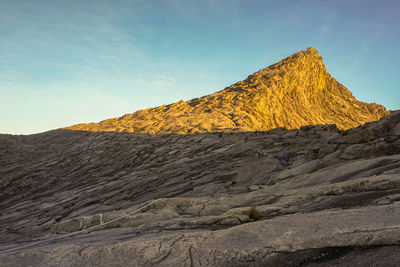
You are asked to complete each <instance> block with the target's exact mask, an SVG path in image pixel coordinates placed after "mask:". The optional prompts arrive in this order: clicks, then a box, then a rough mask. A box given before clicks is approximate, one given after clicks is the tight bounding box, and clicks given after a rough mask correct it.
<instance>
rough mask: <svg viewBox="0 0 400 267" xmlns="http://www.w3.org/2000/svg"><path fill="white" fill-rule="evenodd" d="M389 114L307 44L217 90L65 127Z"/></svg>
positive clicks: (351, 119)
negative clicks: (356, 90)
mask: <svg viewBox="0 0 400 267" xmlns="http://www.w3.org/2000/svg"><path fill="white" fill-rule="evenodd" d="M387 114H388V112H387V110H386V109H385V107H383V106H381V105H377V104H375V103H372V104H368V103H364V102H361V101H358V100H357V99H355V98H354V96H353V95H352V93H351V92H350V91H349V90H348V89H347V88H346V87H344V86H343V85H342V84H340V83H339V82H338V81H336V80H335V79H334V78H333V77H332V76H331V75H330V74H329V73H328V71H327V70H326V68H325V66H324V64H323V62H322V57H320V56H319V55H318V52H317V50H316V49H314V48H312V47H310V48H308V49H307V50H305V51H301V52H298V53H296V54H294V55H292V56H290V57H288V58H285V59H283V60H282V61H280V62H278V63H276V64H274V65H271V66H269V67H267V68H265V69H263V70H260V71H258V72H256V73H254V74H252V75H250V76H249V77H248V78H247V79H245V80H243V81H240V82H238V83H235V84H233V85H231V86H229V87H227V88H225V89H223V90H221V91H219V92H216V93H214V94H211V95H207V96H204V97H201V98H196V99H192V100H189V101H179V102H177V103H173V104H170V105H164V106H160V107H156V108H149V109H145V110H139V111H137V112H135V113H132V114H126V115H124V116H122V117H120V118H113V119H108V120H104V121H101V122H99V123H89V124H86V123H83V124H77V125H74V126H71V127H68V128H67V129H71V130H83V131H117V132H136V133H150V134H159V133H181V134H185V133H196V132H201V133H204V132H238V131H266V130H270V129H274V128H277V127H285V128H287V129H296V128H300V127H301V126H303V125H316V124H336V125H337V127H338V128H339V129H351V128H355V127H357V126H359V125H361V124H364V123H366V122H370V121H376V120H379V119H380V118H382V117H384V116H386V115H387Z"/></svg>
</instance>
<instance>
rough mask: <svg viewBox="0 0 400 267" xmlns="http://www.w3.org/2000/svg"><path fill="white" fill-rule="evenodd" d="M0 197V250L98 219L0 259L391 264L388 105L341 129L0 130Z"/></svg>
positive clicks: (399, 206) (397, 203) (394, 256)
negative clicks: (383, 112) (372, 117)
mask: <svg viewBox="0 0 400 267" xmlns="http://www.w3.org/2000/svg"><path fill="white" fill-rule="evenodd" d="M283 156H284V157H286V158H289V159H290V164H289V165H287V164H286V162H285V161H284V160H283ZM154 200H157V201H156V202H154V203H153V204H151V205H149V206H148V207H146V208H144V209H142V210H140V211H139V212H136V213H132V211H135V210H136V209H138V208H141V207H143V206H144V205H146V204H149V203H152V201H154ZM0 211H1V213H0V236H1V240H0V242H1V243H0V251H4V250H7V249H12V248H16V247H22V246H25V245H28V244H32V242H34V241H37V240H45V239H51V238H54V237H61V236H62V235H63V234H69V233H73V232H75V231H79V230H82V229H88V228H90V227H93V226H97V225H104V226H102V227H100V228H97V229H95V230H91V231H88V232H85V233H79V234H76V235H73V236H69V237H64V238H60V239H58V240H55V241H51V242H43V243H40V244H37V245H36V246H32V247H27V248H22V249H20V250H17V251H10V252H6V253H1V254H0V262H1V265H2V266H26V265H33V266H82V265H88V266H127V265H128V266H129V265H133V266H154V265H156V266H157V265H158V266H171V265H175V266H365V265H367V264H368V265H371V266H400V256H399V255H400V111H395V112H392V113H391V114H390V115H389V116H387V117H384V118H383V119H381V120H380V121H378V122H372V123H368V124H366V125H363V126H360V127H358V128H356V129H352V130H349V131H340V130H338V129H337V128H336V126H335V125H318V126H303V127H301V128H300V129H299V130H285V129H274V130H271V131H268V132H244V133H235V134H233V133H231V134H230V133H203V134H191V135H178V134H164V135H143V134H136V133H117V132H84V131H68V130H55V131H50V132H45V133H41V134H36V135H29V136H13V135H0ZM123 215H126V216H125V217H123V218H121V219H120V220H116V221H114V222H113V223H109V224H108V222H110V221H112V220H114V219H116V218H119V217H120V216H123Z"/></svg>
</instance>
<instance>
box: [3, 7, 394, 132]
mask: <svg viewBox="0 0 400 267" xmlns="http://www.w3.org/2000/svg"><path fill="white" fill-rule="evenodd" d="M399 12H400V1H396V0H392V1H385V0H378V1H372V0H371V1H369V0H345V1H344V0H343V1H342V0H332V1H327V0H304V1H298V0H297V1H253V0H243V1H239V0H220V1H219V0H201V1H200V0H197V1H192V0H182V1H180V0H165V1H162V0H159V1H156V0H154V1H152V0H143V1H140V0H138V1H128V0H114V1H112V0H110V1H106V0H96V1H94V0H93V1H89V0H85V1H84V0H79V1H75V0H68V1H65V0H64V1H58V0H49V1H41V0H32V1H26V0H18V1H15V0H10V1H8V0H0V101H1V102H0V114H1V115H0V133H13V134H30V133H37V132H43V131H47V130H50V129H55V128H59V127H63V126H69V125H72V124H76V123H80V122H92V121H95V122H97V121H100V120H103V119H107V118H111V117H119V116H122V115H123V114H126V113H132V112H134V111H136V110H138V109H143V108H148V107H153V106H158V105H162V104H169V103H172V102H175V101H178V100H180V99H183V100H188V99H191V98H194V97H200V96H203V95H206V94H209V93H212V92H215V91H218V90H221V89H223V88H225V87H226V86H229V85H231V84H233V83H235V82H237V81H239V80H242V79H244V78H246V77H247V76H248V75H249V74H251V73H253V72H256V71H258V70H259V69H261V68H265V67H267V66H269V65H271V64H273V63H275V62H277V61H279V60H281V59H282V58H284V57H287V56H289V55H291V54H293V53H295V52H297V51H300V50H304V49H306V48H307V47H309V46H312V47H314V48H316V49H317V50H318V51H319V53H320V55H321V56H323V58H324V63H325V65H326V66H327V69H328V71H329V72H330V73H331V74H332V75H333V76H334V77H335V78H336V79H337V80H338V81H339V82H341V83H342V84H344V85H345V86H346V87H347V88H349V89H350V90H351V91H352V92H353V94H354V95H355V96H356V97H357V98H358V99H359V100H361V101H366V102H376V103H380V104H383V105H385V106H386V107H387V108H388V109H392V110H395V109H400V87H399V84H400V75H399V65H398V64H399V62H400V50H399V44H400V16H398V13H399Z"/></svg>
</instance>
